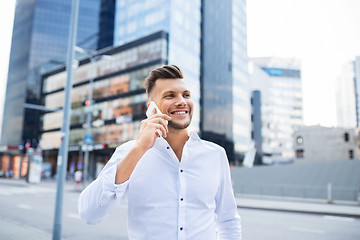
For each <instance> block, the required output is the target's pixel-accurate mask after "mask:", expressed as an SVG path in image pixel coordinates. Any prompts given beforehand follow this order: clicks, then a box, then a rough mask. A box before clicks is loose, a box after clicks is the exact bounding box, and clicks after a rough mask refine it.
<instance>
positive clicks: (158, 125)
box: [154, 123, 167, 138]
mask: <svg viewBox="0 0 360 240" xmlns="http://www.w3.org/2000/svg"><path fill="white" fill-rule="evenodd" d="M154 126H155V132H156V133H157V134H159V133H158V132H157V130H160V131H161V132H162V136H163V137H164V138H166V133H167V131H166V129H165V127H164V126H163V125H162V124H156V123H154Z"/></svg>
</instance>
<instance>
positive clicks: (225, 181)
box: [79, 132, 241, 240]
mask: <svg viewBox="0 0 360 240" xmlns="http://www.w3.org/2000/svg"><path fill="white" fill-rule="evenodd" d="M134 144H135V141H130V142H127V143H125V144H123V145H121V146H119V147H118V148H117V149H116V151H115V153H114V154H113V155H112V157H111V159H110V160H109V162H108V163H107V164H106V166H105V167H104V169H103V170H102V171H101V173H100V174H99V176H98V178H97V179H96V180H95V181H93V182H92V183H91V184H90V185H89V186H88V187H87V188H86V189H85V190H84V191H83V192H82V193H81V195H80V198H79V213H80V217H81V218H82V219H83V220H85V221H86V222H87V223H89V224H96V223H99V222H100V221H101V220H102V219H103V218H104V217H105V216H107V215H109V214H110V213H111V212H112V211H113V210H114V209H115V207H117V206H118V205H119V203H120V201H121V200H122V199H124V198H126V199H128V234H129V239H131V240H133V239H134V240H151V239H156V240H172V239H191V240H197V239H204V240H213V239H214V240H215V239H226V240H229V239H241V225H240V217H239V215H238V213H237V205H236V203H235V199H234V194H233V190H232V185H231V178H230V169H229V164H228V160H227V157H226V153H225V150H224V149H223V148H222V147H220V146H218V145H216V144H214V143H210V142H207V141H204V140H201V139H200V138H199V136H198V135H197V134H196V133H195V132H191V134H190V137H189V139H188V141H187V142H186V144H185V146H184V148H183V153H182V157H181V161H179V160H178V158H177V157H176V155H175V153H174V152H173V150H172V149H171V147H170V146H169V144H168V142H167V141H166V140H165V139H163V138H162V137H158V138H157V139H156V141H155V144H154V146H153V147H152V148H150V149H149V150H148V151H147V152H146V153H145V154H144V155H143V156H142V158H141V159H140V160H139V162H138V163H137V165H136V167H135V169H134V171H133V172H132V174H131V176H130V178H129V179H128V180H127V181H126V182H124V183H122V184H115V175H116V169H117V163H119V162H120V161H121V160H122V159H123V158H124V157H125V156H126V154H127V153H128V152H129V151H130V149H131V148H132V147H133V146H134Z"/></svg>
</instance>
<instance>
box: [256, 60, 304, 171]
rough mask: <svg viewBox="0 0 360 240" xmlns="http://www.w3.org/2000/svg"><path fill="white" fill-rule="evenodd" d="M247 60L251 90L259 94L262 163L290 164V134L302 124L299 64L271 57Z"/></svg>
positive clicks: (292, 154)
mask: <svg viewBox="0 0 360 240" xmlns="http://www.w3.org/2000/svg"><path fill="white" fill-rule="evenodd" d="M251 61H252V63H253V64H252V69H251V74H250V79H251V89H252V90H253V91H255V90H257V91H260V92H261V103H260V105H261V111H260V112H261V121H262V126H261V127H262V129H261V133H262V146H261V149H262V161H263V163H265V164H272V163H282V162H289V161H292V160H293V159H294V152H293V137H292V135H293V133H294V131H296V130H297V129H299V128H300V127H301V126H302V125H303V100H302V84H301V70H300V62H299V61H298V60H296V59H287V58H273V57H268V58H252V59H251ZM252 118H253V119H257V117H256V116H253V117H252ZM254 126H255V125H254ZM253 132H259V129H253Z"/></svg>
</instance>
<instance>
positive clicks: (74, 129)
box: [39, 32, 168, 177]
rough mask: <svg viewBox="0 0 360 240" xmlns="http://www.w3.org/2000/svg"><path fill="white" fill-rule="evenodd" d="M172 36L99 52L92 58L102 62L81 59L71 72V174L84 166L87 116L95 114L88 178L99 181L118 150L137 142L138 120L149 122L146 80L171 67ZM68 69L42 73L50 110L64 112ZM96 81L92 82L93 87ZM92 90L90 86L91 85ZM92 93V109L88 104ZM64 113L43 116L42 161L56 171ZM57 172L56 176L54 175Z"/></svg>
mask: <svg viewBox="0 0 360 240" xmlns="http://www.w3.org/2000/svg"><path fill="white" fill-rule="evenodd" d="M167 41H168V35H167V33H165V32H157V33H154V34H152V35H150V36H147V37H144V38H141V39H138V40H136V41H133V42H129V43H127V44H124V45H122V46H119V47H116V48H106V49H103V50H100V51H98V52H97V53H96V54H95V55H93V56H92V58H94V59H95V58H97V56H102V55H107V56H111V57H110V59H108V58H104V59H101V58H100V60H98V61H90V59H89V58H85V59H82V60H81V61H80V63H79V66H78V68H76V69H75V70H74V73H73V80H72V82H73V89H72V97H71V106H72V115H71V123H70V129H71V130H70V137H69V151H70V152H69V169H68V170H69V173H70V174H72V173H74V171H75V170H76V169H80V170H81V169H82V168H83V159H82V155H83V154H82V153H83V149H84V147H85V146H84V144H85V143H84V139H85V135H86V127H85V126H84V123H86V118H87V113H88V112H91V115H92V117H91V129H90V132H91V134H90V135H91V136H92V138H93V144H92V145H91V149H90V150H91V154H90V162H89V166H90V168H89V171H90V176H92V177H95V176H97V173H98V171H99V170H101V168H102V167H103V165H104V164H105V162H106V161H107V160H108V159H109V157H110V156H111V154H112V153H113V152H114V150H115V148H116V147H117V146H119V145H120V144H122V143H124V142H126V141H128V140H132V139H135V138H136V136H137V133H138V131H139V129H140V121H141V120H143V119H144V118H146V116H145V112H146V109H147V107H146V103H147V98H146V94H145V89H144V87H143V81H144V79H145V78H146V76H147V75H148V74H149V72H150V71H151V70H153V69H154V68H156V67H159V66H162V65H165V64H167V57H168V52H167V48H168V43H167ZM66 77H67V74H66V71H65V68H64V67H62V68H58V69H55V70H53V71H50V72H47V73H44V75H42V82H43V85H42V94H41V102H42V104H43V105H44V106H45V107H46V108H51V109H56V108H61V106H62V105H63V102H64V97H65V92H64V85H65V83H66ZM91 79H93V84H91V83H90V82H91ZM91 86H92V87H91ZM90 91H92V93H93V95H92V97H93V101H92V102H93V105H92V106H86V105H85V104H84V103H85V102H86V100H87V99H89V93H90ZM62 117H63V112H62V111H56V112H50V113H44V114H42V116H41V124H40V130H39V133H40V138H41V142H42V149H43V152H44V158H45V159H44V161H46V162H50V163H51V164H52V165H53V170H55V169H56V167H55V166H56V157H57V154H58V149H59V147H60V141H61V136H60V128H61V125H62ZM53 174H54V172H53Z"/></svg>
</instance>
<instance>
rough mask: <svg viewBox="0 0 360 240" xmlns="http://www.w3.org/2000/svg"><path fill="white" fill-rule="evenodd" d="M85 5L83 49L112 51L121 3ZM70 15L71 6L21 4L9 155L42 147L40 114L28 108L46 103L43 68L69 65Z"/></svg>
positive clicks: (6, 126)
mask: <svg viewBox="0 0 360 240" xmlns="http://www.w3.org/2000/svg"><path fill="white" fill-rule="evenodd" d="M79 2H80V3H79V18H78V19H79V20H78V32H77V45H78V46H80V47H82V48H84V49H97V48H99V47H101V48H102V47H106V46H111V45H112V44H113V25H111V24H109V23H111V22H113V21H114V20H113V19H111V16H112V18H114V6H115V0H97V1H93V0H81V1H79ZM70 12H71V1H70V0H36V1H35V0H32V1H31V0H17V2H16V9H15V18H14V27H13V36H12V43H11V52H10V62H9V71H8V80H7V88H6V96H5V105H4V114H3V124H2V135H1V144H0V145H1V146H2V150H4V151H7V150H10V149H14V150H16V149H18V148H19V147H20V148H23V147H24V145H25V144H26V143H29V144H30V146H33V147H35V146H36V145H37V140H38V132H36V129H37V119H38V117H39V111H34V110H33V109H25V108H24V107H23V106H24V104H25V103H31V104H39V103H40V101H39V100H40V93H41V84H40V79H39V75H40V72H39V69H40V66H41V65H42V64H45V63H48V64H49V65H51V64H52V65H54V64H59V63H63V62H65V58H66V51H67V43H68V34H69V23H70ZM103 26H107V27H103ZM15 153H16V152H15Z"/></svg>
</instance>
